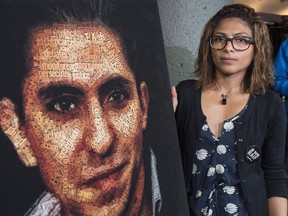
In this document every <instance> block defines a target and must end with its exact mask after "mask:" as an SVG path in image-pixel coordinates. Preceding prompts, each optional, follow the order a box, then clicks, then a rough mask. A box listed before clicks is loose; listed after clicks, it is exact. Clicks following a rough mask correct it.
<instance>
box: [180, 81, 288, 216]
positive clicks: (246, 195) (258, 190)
mask: <svg viewBox="0 0 288 216" xmlns="http://www.w3.org/2000/svg"><path fill="white" fill-rule="evenodd" d="M195 84H196V81H195V80H186V81H182V82H181V83H179V85H178V86H177V87H176V89H177V94H178V106H177V110H176V112H175V117H176V124H177V130H178V137H179V145H180V150H181V157H182V164H183V171H184V177H185V183H186V188H187V193H189V188H190V181H191V175H192V158H193V154H194V153H195V149H194V145H195V143H196V141H197V139H198V136H199V132H200V129H201V127H202V126H203V124H204V122H205V119H206V117H205V116H204V114H203V112H202V109H201V89H197V88H196V86H195ZM235 130H236V141H237V161H238V178H239V181H240V188H241V192H242V193H241V194H242V198H243V201H244V203H245V205H246V207H247V209H248V212H249V215H250V216H259V215H261V216H265V215H268V202H267V198H269V197H272V196H279V197H285V198H287V188H286V184H285V172H284V158H285V156H284V152H285V131H286V115H285V109H284V105H283V103H282V101H281V99H280V97H279V96H278V95H277V94H276V93H275V92H273V91H271V90H267V91H266V93H265V94H264V95H255V96H250V98H249V101H248V109H247V110H246V112H245V114H244V115H243V116H242V117H241V118H239V119H237V120H236V124H235ZM250 146H258V147H256V148H258V149H259V151H261V153H260V155H261V156H260V160H255V161H252V162H251V161H249V160H247V150H248V149H249V147H250ZM191 183H192V184H193V182H191Z"/></svg>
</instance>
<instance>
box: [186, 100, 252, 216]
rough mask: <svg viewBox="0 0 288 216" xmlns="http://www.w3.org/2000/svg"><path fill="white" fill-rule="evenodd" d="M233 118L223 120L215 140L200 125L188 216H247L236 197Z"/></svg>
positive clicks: (241, 202)
mask: <svg viewBox="0 0 288 216" xmlns="http://www.w3.org/2000/svg"><path fill="white" fill-rule="evenodd" d="M246 109H247V105H246V106H245V107H244V109H243V110H242V111H241V112H240V113H239V114H238V115H236V116H235V117H233V118H231V119H228V120H225V121H224V124H223V128H222V132H221V136H220V137H219V138H216V137H215V136H214V135H213V134H212V132H211V131H210V129H209V127H208V124H207V122H206V123H205V124H204V125H203V127H202V130H201V132H200V137H199V140H198V142H197V144H196V152H195V156H194V159H193V171H192V182H193V185H191V192H192V193H191V197H190V198H189V199H190V200H189V203H190V209H191V211H192V212H191V214H192V215H195V216H200V215H201V216H226V215H227V216H228V215H229V216H248V213H247V210H246V207H245V205H244V203H243V201H242V200H241V196H240V194H239V180H238V178H237V160H236V151H237V149H236V138H235V129H234V122H235V120H236V119H238V118H239V117H241V116H242V115H243V114H244V113H245V110H246Z"/></svg>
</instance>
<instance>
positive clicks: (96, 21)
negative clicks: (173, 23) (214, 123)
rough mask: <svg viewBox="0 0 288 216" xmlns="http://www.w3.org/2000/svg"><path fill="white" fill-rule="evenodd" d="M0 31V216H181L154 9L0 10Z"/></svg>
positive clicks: (15, 6) (108, 4)
mask: <svg viewBox="0 0 288 216" xmlns="http://www.w3.org/2000/svg"><path fill="white" fill-rule="evenodd" d="M0 28H1V34H0V42H1V43H0V44H1V45H0V66H1V67H0V68H1V71H0V76H1V77H0V125H1V134H0V215H52V216H53V215H97V216H98V215H99V216H101V215H165V216H167V215H168V216H169V215H173V216H175V215H188V209H187V198H186V193H185V189H184V182H183V176H182V168H181V162H180V154H179V149H178V143H177V135H176V130H175V125H174V124H175V123H174V116H173V111H172V104H171V99H170V88H169V79H168V73H167V68H166V60H165V54H164V46H163V41H162V34H161V26H160V21H159V15H158V8H157V3H156V0H41V1H39V0H18V1H17V0H14V1H6V0H3V1H1V2H0Z"/></svg>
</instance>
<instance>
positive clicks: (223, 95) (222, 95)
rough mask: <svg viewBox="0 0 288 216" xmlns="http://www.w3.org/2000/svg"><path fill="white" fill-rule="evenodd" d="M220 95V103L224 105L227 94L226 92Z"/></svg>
mask: <svg viewBox="0 0 288 216" xmlns="http://www.w3.org/2000/svg"><path fill="white" fill-rule="evenodd" d="M221 97H222V100H221V104H222V105H226V104H227V98H228V95H227V94H221Z"/></svg>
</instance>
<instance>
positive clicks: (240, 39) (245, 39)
mask: <svg viewBox="0 0 288 216" xmlns="http://www.w3.org/2000/svg"><path fill="white" fill-rule="evenodd" d="M236 40H237V42H238V43H248V42H249V41H248V39H247V38H237V39H236Z"/></svg>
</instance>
